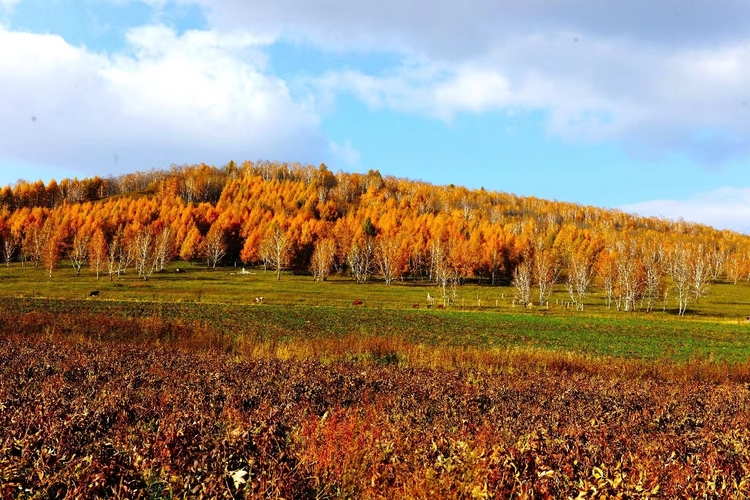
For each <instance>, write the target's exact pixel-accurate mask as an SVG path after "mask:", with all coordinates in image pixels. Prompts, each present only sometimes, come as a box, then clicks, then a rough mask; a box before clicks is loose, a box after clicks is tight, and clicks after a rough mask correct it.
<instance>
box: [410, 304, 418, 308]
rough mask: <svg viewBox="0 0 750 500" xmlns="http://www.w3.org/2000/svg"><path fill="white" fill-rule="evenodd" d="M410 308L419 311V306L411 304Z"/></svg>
mask: <svg viewBox="0 0 750 500" xmlns="http://www.w3.org/2000/svg"><path fill="white" fill-rule="evenodd" d="M411 308H412V309H419V304H412V305H411Z"/></svg>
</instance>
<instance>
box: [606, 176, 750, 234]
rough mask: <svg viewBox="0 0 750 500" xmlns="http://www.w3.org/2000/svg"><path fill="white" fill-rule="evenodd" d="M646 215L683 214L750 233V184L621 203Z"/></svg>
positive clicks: (720, 226) (693, 220) (668, 216)
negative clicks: (668, 198)
mask: <svg viewBox="0 0 750 500" xmlns="http://www.w3.org/2000/svg"><path fill="white" fill-rule="evenodd" d="M620 208H621V209H622V210H624V211H626V212H632V213H637V214H639V215H643V216H656V217H665V218H669V219H674V220H677V219H680V218H683V219H685V220H688V221H692V222H698V223H701V224H707V225H710V226H713V227H715V228H718V229H732V230H734V231H738V232H742V233H745V234H750V188H745V189H740V188H730V187H725V188H720V189H716V190H714V191H708V192H703V193H698V194H695V195H693V196H691V197H690V198H688V199H684V200H653V201H647V202H642V203H633V204H630V205H624V206H622V207H620Z"/></svg>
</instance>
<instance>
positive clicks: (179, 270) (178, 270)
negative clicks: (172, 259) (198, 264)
mask: <svg viewBox="0 0 750 500" xmlns="http://www.w3.org/2000/svg"><path fill="white" fill-rule="evenodd" d="M174 272H176V273H184V272H185V270H184V269H183V268H181V267H178V268H177V269H175V270H174Z"/></svg>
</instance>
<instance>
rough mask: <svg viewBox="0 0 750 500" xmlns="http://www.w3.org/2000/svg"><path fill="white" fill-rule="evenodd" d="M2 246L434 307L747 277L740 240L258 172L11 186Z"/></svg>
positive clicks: (402, 186)
mask: <svg viewBox="0 0 750 500" xmlns="http://www.w3.org/2000/svg"><path fill="white" fill-rule="evenodd" d="M0 241H1V242H2V250H3V252H2V253H3V258H4V260H5V262H6V263H10V262H11V261H14V260H15V261H20V262H22V263H23V264H24V265H26V263H27V262H30V263H32V264H33V265H35V266H44V267H45V268H47V269H48V271H49V273H50V275H52V273H53V271H54V269H55V267H56V266H57V265H58V263H59V261H60V259H62V258H67V259H70V261H71V262H72V263H73V265H74V267H77V270H78V271H79V272H80V271H81V269H82V268H83V266H84V265H87V266H88V267H90V268H91V269H92V271H93V272H95V273H97V275H99V274H106V275H109V276H114V275H118V274H119V273H121V272H123V271H124V270H125V269H127V268H128V267H129V266H134V267H135V268H136V270H137V272H138V274H139V275H140V276H141V277H143V278H144V279H148V278H149V276H150V275H151V273H153V272H156V271H159V270H163V269H164V268H165V266H166V264H167V263H168V262H169V261H171V260H173V259H175V258H177V259H182V260H185V261H203V262H205V263H206V265H208V266H210V267H214V266H216V265H220V264H221V263H228V262H231V263H235V264H236V263H240V262H241V263H242V264H244V265H248V266H250V265H263V266H265V267H266V268H269V267H270V268H273V269H275V270H277V272H278V273H279V277H280V276H281V275H280V273H281V271H282V270H285V269H291V270H294V271H295V272H297V273H310V274H311V275H312V276H313V277H314V278H315V279H316V280H320V281H323V280H325V279H326V277H327V276H328V275H329V274H330V273H340V274H346V275H351V277H352V278H353V279H354V280H356V281H357V282H363V281H367V280H371V279H381V280H383V281H384V282H385V283H386V284H390V283H391V281H392V280H396V279H406V278H412V279H422V280H430V281H434V282H436V283H437V284H438V285H439V286H440V290H441V292H442V293H441V296H440V297H438V300H439V301H442V302H443V305H445V306H449V305H450V304H451V302H452V300H453V299H454V298H455V295H456V294H455V290H456V287H458V286H460V285H462V284H463V283H465V282H466V281H467V280H474V281H477V282H479V283H480V284H481V283H482V282H486V283H489V284H500V283H502V284H508V283H512V284H513V285H514V286H515V288H516V295H517V300H518V303H519V304H520V305H523V306H526V305H528V304H531V303H532V302H537V303H540V304H544V303H545V301H546V300H547V299H548V297H549V291H550V290H551V286H552V285H553V284H554V283H555V282H564V283H565V284H566V286H567V288H568V291H569V295H570V300H571V303H573V304H574V305H575V307H583V302H584V298H585V296H586V295H587V294H588V293H589V292H590V291H591V290H592V288H594V287H596V288H597V289H598V290H600V291H602V292H603V293H604V294H605V295H606V297H607V301H608V306H610V307H612V308H616V309H618V310H623V311H629V310H633V309H636V308H638V309H645V310H650V309H651V308H653V307H655V306H656V304H657V303H660V302H663V301H666V300H672V299H674V301H675V302H676V303H677V304H678V310H679V312H680V313H683V312H684V310H685V309H686V308H687V306H688V304H689V303H690V302H691V301H694V300H697V299H699V298H700V297H701V296H702V295H704V294H705V293H706V290H707V287H708V286H709V284H710V283H711V282H712V281H716V280H718V279H726V280H728V281H730V282H734V283H737V282H738V281H740V280H746V279H748V278H750V237H748V236H745V235H741V234H738V233H735V232H731V231H719V230H716V229H713V228H711V227H707V226H703V225H699V224H693V223H689V222H685V221H677V222H674V221H669V220H664V219H659V218H653V217H650V218H645V217H638V216H635V215H630V214H626V213H623V212H622V211H619V210H612V209H602V208H596V207H591V206H581V205H577V204H573V203H564V202H558V201H552V200H543V199H538V198H534V197H520V196H515V195H513V194H508V193H504V192H499V191H487V190H485V189H480V190H470V189H467V188H464V187H460V186H453V185H448V186H436V185H432V184H429V183H426V182H421V181H414V180H409V179H402V178H395V177H390V176H382V175H381V174H380V173H379V172H378V171H369V172H368V173H366V174H359V173H345V172H337V173H333V172H331V171H329V170H328V168H327V167H326V166H325V165H320V166H319V167H313V166H310V165H307V166H302V165H299V164H293V165H290V164H283V163H276V162H266V161H264V162H258V163H253V162H245V163H243V164H242V165H237V164H235V163H234V162H230V163H229V164H227V165H226V166H223V167H212V166H208V165H203V164H201V165H196V166H181V167H178V166H173V167H171V168H170V169H168V170H162V171H157V170H155V171H150V172H136V173H132V174H127V175H123V176H120V177H110V178H106V179H103V178H99V177H94V178H89V179H83V180H77V179H73V180H71V179H65V180H62V181H60V182H59V183H58V182H56V181H51V182H50V183H48V184H46V185H45V184H44V183H43V182H41V181H39V182H36V183H27V182H19V183H17V184H15V185H13V186H7V187H5V188H4V189H3V190H2V191H0Z"/></svg>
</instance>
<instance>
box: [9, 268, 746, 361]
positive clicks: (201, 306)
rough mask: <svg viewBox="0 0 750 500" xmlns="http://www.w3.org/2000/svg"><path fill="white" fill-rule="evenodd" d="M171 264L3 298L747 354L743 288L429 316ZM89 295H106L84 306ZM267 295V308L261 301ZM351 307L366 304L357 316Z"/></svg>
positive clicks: (12, 289) (304, 286)
mask: <svg viewBox="0 0 750 500" xmlns="http://www.w3.org/2000/svg"><path fill="white" fill-rule="evenodd" d="M174 267H176V265H173V267H172V268H171V269H170V271H169V272H165V273H157V274H154V275H153V276H152V278H151V279H150V280H149V281H143V280H140V279H137V277H135V276H132V275H125V276H122V277H121V278H120V279H119V280H115V281H113V282H110V281H109V280H108V279H107V278H106V277H105V278H102V279H100V280H98V281H97V280H96V279H95V278H94V277H93V276H91V273H90V272H87V271H86V270H84V271H83V273H82V275H81V276H75V274H74V273H73V271H72V269H70V268H66V267H63V268H61V269H59V270H57V271H56V273H55V274H54V275H53V277H52V278H48V277H47V276H46V275H45V273H44V271H42V270H35V269H33V268H31V267H28V266H27V268H26V269H25V270H22V269H21V268H20V266H19V265H15V266H13V267H11V268H10V269H5V268H0V298H2V300H3V301H4V302H6V304H9V305H10V306H9V309H11V310H14V311H25V312H30V311H34V310H40V311H53V312H55V313H61V314H65V313H69V314H86V313H100V312H101V313H105V314H108V315H111V314H121V315H124V316H136V317H137V316H149V315H152V314H158V315H166V316H167V317H174V318H184V319H191V320H197V321H203V322H206V323H207V324H210V325H213V326H215V327H217V328H218V329H219V330H220V331H221V332H223V333H225V334H226V335H230V336H233V337H234V338H238V337H239V335H240V334H242V335H247V336H250V337H251V338H252V339H253V340H259V341H268V340H271V339H273V340H274V341H276V342H290V341H299V340H301V339H312V338H318V339H320V338H329V337H330V338H343V337H347V336H352V335H356V336H366V337H378V336H390V337H395V338H399V339H402V340H404V341H407V342H409V343H411V344H415V345H422V344H424V345H433V346H436V345H444V346H450V347H467V348H468V347H470V348H477V349H484V350H486V349H503V348H533V349H541V350H557V351H567V352H573V353H580V354H589V355H597V356H614V357H625V358H639V359H652V360H653V359H669V360H673V361H685V360H691V359H714V360H718V361H728V362H744V361H746V360H747V359H748V358H749V357H750V322H748V321H747V316H748V315H750V286H748V285H746V284H744V283H743V284H738V285H731V284H726V283H719V284H715V285H714V286H713V287H712V289H711V290H712V292H711V294H710V295H709V296H708V297H705V298H703V299H701V302H700V303H698V304H694V306H693V307H692V308H691V309H690V312H689V314H688V316H686V317H683V318H679V317H677V316H676V314H675V311H674V309H672V308H667V310H666V311H663V310H662V309H657V310H656V311H654V312H651V313H649V314H646V313H643V312H634V313H622V312H615V311H614V310H608V309H606V308H605V307H604V300H603V298H602V297H601V296H597V295H596V294H594V295H592V296H591V297H590V299H589V301H588V303H587V304H586V309H585V310H584V311H583V312H578V311H574V310H573V309H572V308H566V306H565V305H564V302H565V301H566V298H567V297H566V295H565V294H564V290H562V289H558V290H556V291H555V293H553V295H552V297H551V299H550V301H549V302H550V306H549V308H544V307H537V308H534V309H532V310H530V311H527V310H523V309H522V308H520V307H514V306H513V289H512V288H510V287H501V286H495V287H491V286H488V285H476V284H467V285H465V286H464V287H461V288H460V290H459V298H458V300H457V301H456V305H455V306H454V307H449V308H448V309H446V310H437V309H431V310H428V309H427V308H426V306H427V303H426V296H427V294H428V293H431V294H432V295H433V296H437V295H438V290H437V288H436V287H435V286H434V285H431V284H430V283H426V282H418V281H407V282H395V283H394V284H393V285H392V286H391V287H387V286H385V285H384V284H383V283H382V282H378V281H371V282H368V283H365V284H360V285H357V284H355V283H353V282H352V281H351V280H349V279H347V278H338V277H335V278H333V279H331V280H329V281H326V282H323V283H316V282H314V281H313V280H312V279H311V278H310V277H309V276H294V275H291V274H287V275H284V276H283V279H282V280H281V281H277V280H276V279H275V275H274V274H273V273H271V272H264V271H262V270H257V269H253V270H248V274H241V268H220V269H215V270H214V269H210V270H209V269H204V268H199V267H188V268H187V269H188V271H187V273H184V274H178V273H175V272H174V271H173V270H174ZM238 271H240V272H238ZM93 290H98V291H99V292H100V295H99V296H98V297H93V298H88V294H89V293H90V292H91V291H93ZM260 296H262V297H264V301H263V304H261V305H257V304H254V299H255V297H260ZM477 297H478V298H479V299H477ZM354 300H362V301H363V304H362V305H361V306H356V307H355V306H353V305H352V303H353V301H354ZM415 305H419V308H418V309H415V308H414V306H415ZM671 306H673V304H671Z"/></svg>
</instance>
